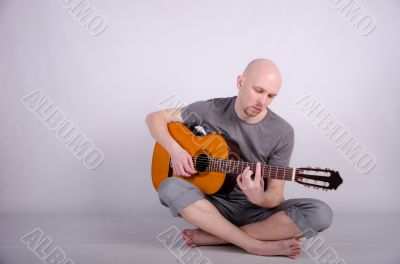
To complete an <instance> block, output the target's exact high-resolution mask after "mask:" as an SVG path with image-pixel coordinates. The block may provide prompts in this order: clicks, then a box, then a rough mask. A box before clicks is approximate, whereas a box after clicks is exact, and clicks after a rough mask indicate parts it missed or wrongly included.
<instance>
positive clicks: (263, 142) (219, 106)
mask: <svg viewBox="0 0 400 264" xmlns="http://www.w3.org/2000/svg"><path fill="white" fill-rule="evenodd" d="M235 100H236V96H233V97H227V98H215V99H209V100H206V101H198V102H195V103H192V104H189V105H187V106H185V107H183V108H182V119H183V122H184V123H185V124H186V125H187V126H188V127H189V128H190V129H192V130H193V129H194V128H195V127H196V126H200V127H202V128H204V130H205V132H206V134H209V133H211V132H213V131H220V132H222V135H223V136H226V137H229V138H231V139H233V140H234V141H236V143H237V144H238V145H239V148H240V154H241V158H242V159H243V160H245V161H249V162H261V163H266V164H270V165H279V166H286V167H287V166H289V162H290V156H291V154H292V150H293V144H294V130H293V127H292V126H291V125H290V124H289V123H288V122H287V121H286V120H284V119H283V118H281V117H280V116H278V115H277V114H275V113H274V112H273V111H272V110H271V109H269V108H268V112H267V115H266V116H265V117H264V118H263V119H262V120H261V121H259V122H258V123H255V124H249V123H246V122H245V121H243V120H241V119H240V118H239V117H238V115H237V113H236V111H235V109H234V103H235ZM265 185H266V184H265ZM237 188H238V186H236V188H235V189H236V190H235V191H238V190H237Z"/></svg>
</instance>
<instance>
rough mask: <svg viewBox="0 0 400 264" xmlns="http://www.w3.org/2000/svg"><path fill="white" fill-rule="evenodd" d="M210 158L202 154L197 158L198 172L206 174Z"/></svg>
mask: <svg viewBox="0 0 400 264" xmlns="http://www.w3.org/2000/svg"><path fill="white" fill-rule="evenodd" d="M208 162H209V160H208V156H207V155H206V154H200V155H199V156H198V157H197V158H196V170H197V171H198V172H204V171H205V170H206V168H207V166H208Z"/></svg>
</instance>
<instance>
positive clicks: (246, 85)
mask: <svg viewBox="0 0 400 264" xmlns="http://www.w3.org/2000/svg"><path fill="white" fill-rule="evenodd" d="M237 85H238V89H239V93H238V97H237V100H239V105H240V106H241V108H242V109H243V112H244V113H245V114H246V115H247V116H249V117H255V116H257V115H258V114H260V113H263V112H264V111H267V110H266V108H267V106H269V105H270V104H271V102H272V100H273V99H274V97H275V96H277V95H278V92H279V88H280V80H278V79H277V78H276V77H274V76H272V75H268V74H264V75H261V74H258V75H257V74H254V75H253V76H246V77H244V76H243V75H240V76H239V77H238V80H237Z"/></svg>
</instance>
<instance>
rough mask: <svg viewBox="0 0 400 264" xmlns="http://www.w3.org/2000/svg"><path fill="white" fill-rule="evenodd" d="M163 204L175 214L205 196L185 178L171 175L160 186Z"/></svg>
mask: <svg viewBox="0 0 400 264" xmlns="http://www.w3.org/2000/svg"><path fill="white" fill-rule="evenodd" d="M158 197H159V198H160V202H161V204H163V205H165V206H167V207H168V208H169V209H170V211H171V213H172V215H173V216H179V213H180V211H181V210H182V209H183V208H185V207H187V206H188V205H190V204H192V203H194V202H196V201H198V200H200V199H203V198H204V197H205V196H204V194H203V193H202V192H201V191H200V189H199V188H197V187H196V186H195V185H193V184H191V183H190V182H187V181H185V180H183V179H179V178H175V177H169V178H166V179H165V180H163V181H162V182H161V184H160V186H159V188H158Z"/></svg>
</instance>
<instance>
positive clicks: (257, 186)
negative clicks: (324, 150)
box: [238, 127, 294, 209]
mask: <svg viewBox="0 0 400 264" xmlns="http://www.w3.org/2000/svg"><path fill="white" fill-rule="evenodd" d="M293 146H294V130H293V128H291V127H290V129H289V131H288V132H287V133H286V135H285V136H283V137H282V138H281V139H280V141H279V143H278V147H277V150H276V151H275V153H274V154H273V155H272V156H271V158H270V160H269V162H270V164H272V165H278V166H283V167H287V166H288V165H289V161H290V156H291V155H292V151H293ZM258 166H259V165H257V167H256V171H255V178H254V180H251V175H252V174H253V173H254V172H252V171H251V170H250V169H248V170H244V171H243V173H242V174H241V175H240V176H239V177H238V180H239V182H240V183H239V182H238V184H239V186H240V188H241V189H242V190H243V192H244V193H245V195H246V196H247V198H248V199H249V200H250V201H251V202H252V203H254V204H256V205H258V206H260V207H263V208H267V209H268V208H273V207H276V206H278V205H279V204H280V203H281V202H282V200H283V194H284V188H285V181H284V180H276V179H268V187H267V190H266V191H265V192H264V180H263V178H262V177H261V167H260V168H259V169H258ZM241 185H242V186H241ZM245 190H246V191H245Z"/></svg>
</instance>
